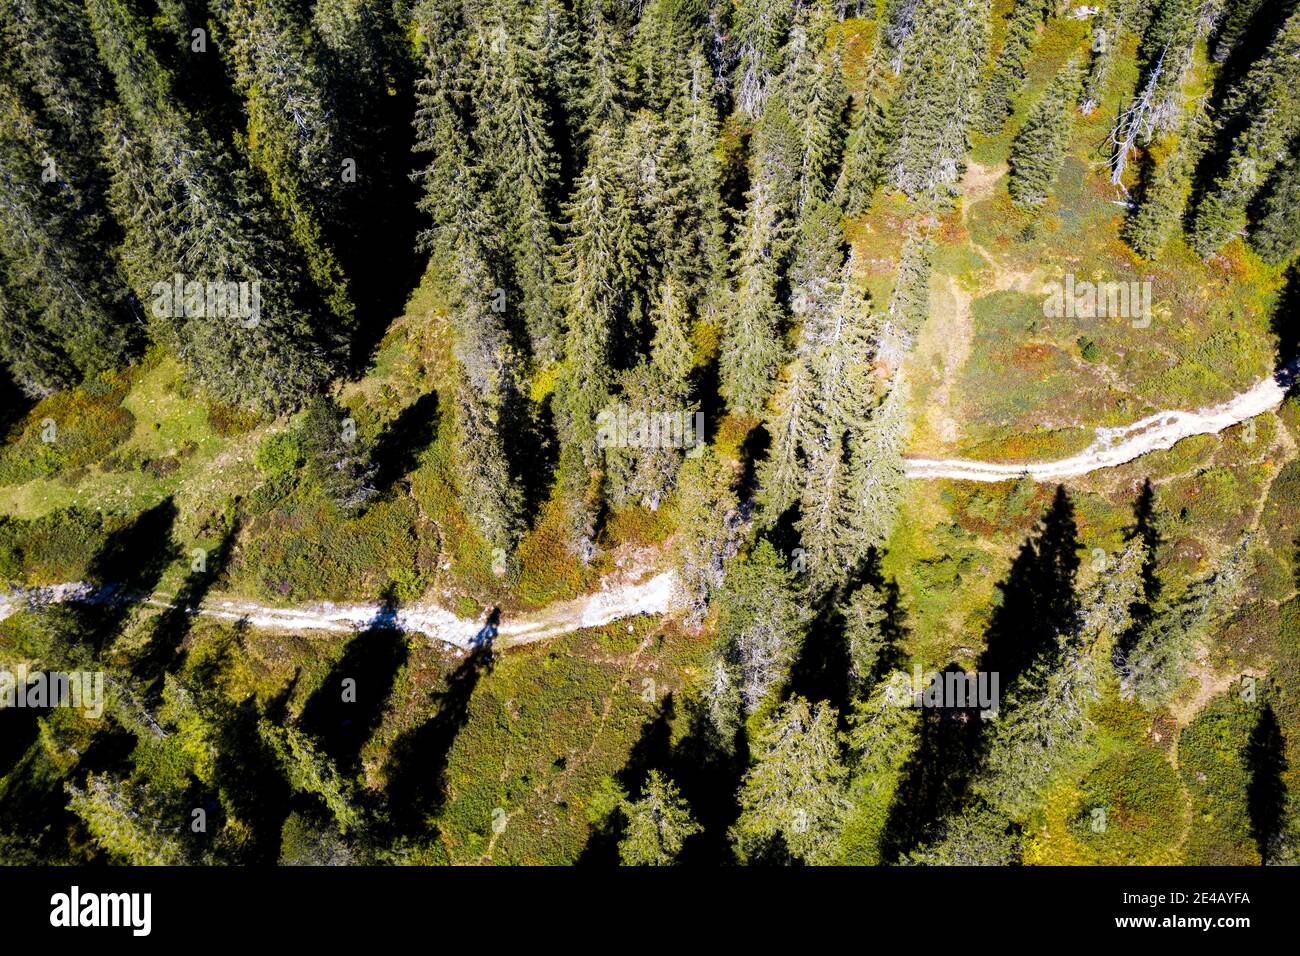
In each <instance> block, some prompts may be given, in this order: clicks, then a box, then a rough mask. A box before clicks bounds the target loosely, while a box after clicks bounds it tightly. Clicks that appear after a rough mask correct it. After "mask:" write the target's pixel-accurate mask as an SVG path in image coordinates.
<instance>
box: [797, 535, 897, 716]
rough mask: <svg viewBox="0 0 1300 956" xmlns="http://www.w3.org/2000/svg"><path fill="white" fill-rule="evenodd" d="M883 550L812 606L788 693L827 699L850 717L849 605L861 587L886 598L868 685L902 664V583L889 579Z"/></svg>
mask: <svg viewBox="0 0 1300 956" xmlns="http://www.w3.org/2000/svg"><path fill="white" fill-rule="evenodd" d="M880 562H881V554H880V552H879V550H877V549H876V548H874V547H873V548H871V549H870V550H868V552H867V554H866V555H865V556H864V557H863V558H862V559H861V560H860V561H859V562H858V563H857V564H856V566H855V567H854V568H853V569H852V570H850V572H849V573H848V575H847V576H846V577H845V579H844V580H843V581H842V582H841V583H840V584H839V586H838V587H837V588H836V589H835V590H833V591H831V592H829V593H828V594H826V595H824V596H823V597H822V598H821V599H819V600H818V601H817V602H816V603H815V605H814V618H813V623H812V625H811V626H810V627H809V629H808V632H807V635H806V636H805V638H804V641H803V644H802V645H801V647H800V649H799V657H798V658H797V659H796V660H795V663H794V666H793V667H792V668H791V672H790V693H792V694H798V695H799V696H801V697H804V698H806V699H808V700H810V701H823V700H824V701H827V702H829V703H830V704H831V706H833V707H834V708H835V709H836V710H837V711H838V712H839V714H840V717H841V720H842V721H843V720H846V719H847V717H848V711H849V707H850V704H851V703H852V701H853V698H854V696H855V692H856V691H858V690H860V689H859V688H855V687H853V686H852V683H851V680H850V665H851V660H850V648H849V634H848V621H847V619H846V617H845V610H846V608H847V606H848V604H849V603H850V602H851V601H852V599H853V595H854V594H856V593H857V591H858V589H859V588H863V587H869V588H874V589H875V590H876V591H878V592H879V593H880V594H881V595H882V596H883V597H884V612H885V618H884V620H883V621H881V623H880V630H881V638H882V642H881V648H880V653H879V655H878V656H877V658H876V662H875V666H874V667H873V668H872V672H871V673H870V674H868V675H863V677H864V680H863V683H864V685H865V687H866V688H871V687H874V686H875V685H876V683H877V682H878V681H880V680H881V679H882V678H883V677H884V676H885V675H887V674H889V673H891V672H893V671H895V670H897V669H898V668H899V667H901V666H902V663H903V650H902V648H903V640H904V638H905V637H906V634H907V624H906V621H905V614H904V611H903V608H902V605H901V599H900V596H899V591H898V584H897V582H895V581H887V580H885V576H884V572H883V571H882V570H881V564H880Z"/></svg>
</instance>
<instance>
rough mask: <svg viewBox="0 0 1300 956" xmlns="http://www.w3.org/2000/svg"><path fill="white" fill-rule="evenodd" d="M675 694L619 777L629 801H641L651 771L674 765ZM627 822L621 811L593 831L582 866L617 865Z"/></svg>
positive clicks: (659, 709) (660, 710)
mask: <svg viewBox="0 0 1300 956" xmlns="http://www.w3.org/2000/svg"><path fill="white" fill-rule="evenodd" d="M675 709H676V708H675V706H674V704H673V695H672V694H671V693H669V694H666V695H664V698H663V700H662V701H661V702H660V703H659V706H658V707H657V708H655V713H654V716H653V717H652V718H651V719H650V720H649V721H648V722H647V723H646V724H644V725H643V726H642V728H641V736H640V737H639V738H638V739H637V742H636V743H635V744H633V745H632V750H631V751H630V752H629V753H628V758H627V762H626V763H624V764H623V769H622V770H620V771H619V772H618V774H617V775H616V776H615V778H614V779H615V782H616V783H617V784H618V786H619V788H620V789H621V790H622V791H623V792H624V793H626V794H627V796H628V799H629V800H633V801H635V800H639V799H640V798H641V794H642V792H643V791H644V790H645V785H646V780H647V779H648V778H649V776H650V771H651V770H665V771H667V769H668V768H669V766H670V765H671V763H672V753H673V745H672V721H673V715H674V712H675ZM626 824H627V821H626V819H625V818H624V814H623V812H622V810H621V809H616V810H615V811H614V812H612V813H610V814H609V816H608V817H606V818H605V819H604V820H602V821H601V822H600V823H598V824H597V825H595V826H593V827H592V829H591V834H590V835H589V836H588V837H587V843H586V845H585V846H584V847H583V849H582V853H581V854H580V855H579V856H578V859H577V860H576V862H577V864H578V865H579V866H617V865H618V863H619V857H618V844H619V841H620V840H621V839H622V838H623V833H624V829H625V827H626Z"/></svg>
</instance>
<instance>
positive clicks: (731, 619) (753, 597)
mask: <svg viewBox="0 0 1300 956" xmlns="http://www.w3.org/2000/svg"><path fill="white" fill-rule="evenodd" d="M806 618H807V614H806V611H805V610H804V608H803V606H802V605H801V602H800V598H799V593H798V586H797V583H796V581H795V576H794V572H793V571H792V570H790V569H789V568H788V567H786V565H785V562H784V561H783V560H782V558H781V555H779V554H778V553H777V551H776V549H775V548H773V547H772V545H771V544H770V543H769V542H768V541H766V540H763V541H759V543H758V545H757V546H756V547H755V548H754V550H753V551H752V552H751V553H750V554H749V555H748V556H747V557H746V558H745V559H744V560H741V559H739V558H734V559H732V560H731V561H729V562H727V576H726V580H725V581H724V582H723V584H722V591H721V593H720V594H719V595H718V624H717V631H718V634H719V635H720V637H721V638H722V641H723V645H722V659H723V660H724V661H725V663H726V665H727V667H728V669H729V671H730V672H731V673H732V675H733V677H734V680H735V682H736V684H737V686H738V687H739V688H740V695H741V699H742V700H743V702H744V705H745V710H746V712H747V713H751V714H752V713H753V712H754V711H756V710H757V709H758V708H759V706H760V705H761V704H762V703H763V702H764V701H766V700H767V699H768V697H769V695H770V694H772V693H773V692H774V691H775V690H777V689H778V688H779V687H780V686H781V685H782V684H784V682H785V680H786V679H787V677H788V674H789V670H790V665H791V664H793V663H794V660H795V657H796V656H797V654H798V652H799V645H800V641H801V638H802V635H803V626H804V624H805V623H806Z"/></svg>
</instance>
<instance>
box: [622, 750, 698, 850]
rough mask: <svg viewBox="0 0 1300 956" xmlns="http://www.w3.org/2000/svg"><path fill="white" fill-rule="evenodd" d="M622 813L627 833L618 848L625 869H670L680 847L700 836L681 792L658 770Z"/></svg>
mask: <svg viewBox="0 0 1300 956" xmlns="http://www.w3.org/2000/svg"><path fill="white" fill-rule="evenodd" d="M624 813H625V814H626V816H627V831H626V835H625V836H624V837H623V839H622V840H621V841H620V842H619V845H618V855H619V859H620V860H621V861H622V863H623V865H624V866H671V865H672V864H673V863H675V862H676V861H677V856H678V854H679V853H681V851H682V845H683V844H684V843H685V842H686V841H687V840H688V839H689V838H690V837H692V836H694V835H695V834H696V833H699V832H700V825H699V824H698V823H696V822H695V820H694V818H693V817H692V816H691V811H690V807H689V806H688V805H687V803H686V801H685V800H683V799H682V795H681V791H679V790H678V789H677V787H676V785H674V784H673V782H672V781H671V780H669V779H667V778H666V777H664V776H662V775H661V774H660V773H659V771H657V770H651V771H650V773H649V774H648V776H647V778H646V784H645V790H644V791H643V793H642V795H641V798H640V799H639V800H637V801H636V802H635V803H630V804H628V805H627V806H626V807H625V809H624Z"/></svg>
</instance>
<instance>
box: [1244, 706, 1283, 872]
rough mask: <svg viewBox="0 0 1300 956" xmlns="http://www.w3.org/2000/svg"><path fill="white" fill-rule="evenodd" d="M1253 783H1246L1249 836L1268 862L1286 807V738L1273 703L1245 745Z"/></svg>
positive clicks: (1263, 713)
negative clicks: (1274, 711)
mask: <svg viewBox="0 0 1300 956" xmlns="http://www.w3.org/2000/svg"><path fill="white" fill-rule="evenodd" d="M1246 763H1247V765H1248V766H1249V768H1250V782H1249V783H1248V784H1247V785H1246V807H1247V810H1248V811H1249V813H1250V835H1251V838H1252V839H1253V840H1254V841H1255V846H1256V847H1258V848H1259V858H1260V861H1261V862H1262V863H1267V862H1268V860H1269V857H1270V852H1271V850H1272V848H1273V842H1274V840H1275V839H1276V837H1277V835H1278V833H1279V832H1281V829H1282V818H1283V815H1284V813H1285V810H1286V783H1285V782H1284V781H1285V774H1286V770H1287V760H1286V740H1285V738H1284V737H1283V736H1282V728H1281V727H1280V726H1279V725H1278V722H1277V716H1276V715H1275V714H1274V713H1273V706H1272V704H1270V703H1267V702H1265V704H1264V707H1263V710H1262V711H1261V712H1260V715H1259V720H1258V721H1257V722H1256V724H1255V728H1254V730H1252V731H1251V734H1250V743H1249V744H1248V745H1247V747H1246Z"/></svg>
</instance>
